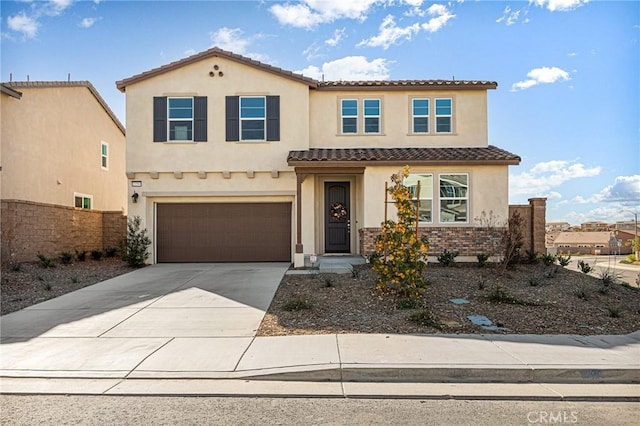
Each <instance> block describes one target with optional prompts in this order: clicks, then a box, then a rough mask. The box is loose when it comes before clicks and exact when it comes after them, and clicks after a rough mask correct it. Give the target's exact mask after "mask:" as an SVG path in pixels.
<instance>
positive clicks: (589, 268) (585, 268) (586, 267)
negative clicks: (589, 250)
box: [578, 260, 593, 274]
mask: <svg viewBox="0 0 640 426" xmlns="http://www.w3.org/2000/svg"><path fill="white" fill-rule="evenodd" d="M578 268H580V270H581V271H582V272H583V273H585V274H588V273H589V272H591V271H593V267H592V266H590V265H589V264H588V263H586V262H585V261H584V260H578Z"/></svg>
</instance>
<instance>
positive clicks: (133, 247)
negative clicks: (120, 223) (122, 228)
mask: <svg viewBox="0 0 640 426" xmlns="http://www.w3.org/2000/svg"><path fill="white" fill-rule="evenodd" d="M141 222H142V220H141V219H140V216H134V217H132V218H129V220H128V221H127V244H126V249H125V254H124V256H123V259H124V260H125V261H126V262H127V263H128V264H129V266H132V267H134V268H140V267H141V266H144V264H145V261H146V260H147V257H149V246H150V245H151V239H150V238H149V236H148V235H147V229H146V228H145V229H140V223H141Z"/></svg>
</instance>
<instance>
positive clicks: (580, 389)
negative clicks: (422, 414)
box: [0, 332, 640, 401]
mask: <svg viewBox="0 0 640 426" xmlns="http://www.w3.org/2000/svg"><path fill="white" fill-rule="evenodd" d="M55 339H56V338H36V339H32V340H30V341H27V342H17V343H9V342H7V343H5V344H3V345H2V348H1V349H2V353H1V356H2V370H1V371H0V375H1V377H2V379H1V380H0V392H1V393H64V394H74V393H78V394H104V395H141V394H143V395H269V396H324V397H329V396H333V397H411V398H445V397H446V398H483V399H557V400H561V399H572V400H617V401H620V400H633V401H640V361H639V360H640V332H635V333H633V334H630V335H625V336H590V337H585V336H537V335H448V336H447V335H414V336H407V335H367V334H360V335H313V336H283V337H255V338H248V337H237V338H233V337H221V338H171V339H160V338H136V339H131V338H128V339H122V338H80V339H78V338H73V339H71V338H69V339H66V341H62V342H61V341H57V342H53V341H52V340H55ZM63 340H64V339H63ZM52 343H55V344H54V345H51V344H52ZM47 346H55V347H56V348H58V349H57V351H60V352H58V353H47V350H46V347H47Z"/></svg>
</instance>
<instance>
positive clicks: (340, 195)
mask: <svg viewBox="0 0 640 426" xmlns="http://www.w3.org/2000/svg"><path fill="white" fill-rule="evenodd" d="M324 208H325V214H324V216H325V227H324V250H325V252H326V253H349V252H351V244H350V240H351V238H350V237H351V222H350V220H349V219H350V216H351V210H350V208H349V182H325V184H324Z"/></svg>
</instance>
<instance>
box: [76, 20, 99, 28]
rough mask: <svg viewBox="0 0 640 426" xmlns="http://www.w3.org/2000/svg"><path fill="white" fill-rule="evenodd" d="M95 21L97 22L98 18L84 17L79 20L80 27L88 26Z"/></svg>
mask: <svg viewBox="0 0 640 426" xmlns="http://www.w3.org/2000/svg"><path fill="white" fill-rule="evenodd" d="M96 22H98V18H84V19H83V20H82V21H80V26H81V27H82V28H90V27H92V26H93V24H95V23H96Z"/></svg>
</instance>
